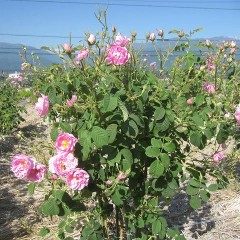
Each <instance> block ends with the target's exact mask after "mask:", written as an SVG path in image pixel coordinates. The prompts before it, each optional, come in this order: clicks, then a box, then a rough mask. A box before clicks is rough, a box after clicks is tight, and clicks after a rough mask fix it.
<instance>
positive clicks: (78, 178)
mask: <svg viewBox="0 0 240 240" xmlns="http://www.w3.org/2000/svg"><path fill="white" fill-rule="evenodd" d="M66 182H67V185H68V187H69V188H71V189H73V190H82V189H83V188H84V187H86V186H87V185H88V183H89V174H88V173H87V172H86V171H84V170H82V169H80V168H75V169H73V170H71V171H70V172H68V174H67V176H66Z"/></svg>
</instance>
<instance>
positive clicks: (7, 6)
mask: <svg viewBox="0 0 240 240" xmlns="http://www.w3.org/2000/svg"><path fill="white" fill-rule="evenodd" d="M39 1H42V0H39ZM54 1H56V2H61V1H64V0H54ZM74 1H75V2H76V1H78V2H82V3H84V2H85V3H94V2H95V3H96V2H98V3H107V2H109V3H110V4H118V3H119V4H122V5H126V4H128V5H131V4H132V5H152V6H153V5H155V6H172V7H203V8H204V7H207V8H229V9H239V10H238V11H236V10H231V11H224V10H213V9H208V10H207V9H205V10H204V9H190V8H188V9H183V8H163V7H147V6H145V7H140V6H119V5H118V6H113V5H110V6H108V10H107V15H108V25H109V27H111V26H113V25H114V26H116V28H117V30H118V31H119V32H121V33H122V34H123V35H126V36H130V33H131V32H132V31H136V32H137V33H138V35H137V37H138V38H144V37H145V34H146V33H148V32H156V29H163V30H164V31H165V32H168V31H169V30H172V29H179V30H181V29H182V30H184V32H189V31H190V30H192V29H195V28H199V27H202V28H204V30H202V31H201V32H199V33H197V34H196V37H203V38H210V37H215V36H228V37H236V38H238V39H239V38H240V27H239V23H240V0H235V1H231V0H209V1H206V0H202V1H200V0H192V1H190V0H185V1H184V0H182V1H180V0H175V1H173V0H169V1H161V0H152V1H150V0H108V1H107V0H95V1H94V0H71V1H66V0H65V2H68V4H67V3H65V4H63V3H62V4H60V3H56V2H54V3H53V2H51V3H50V2H44V3H43V2H42V3H40V2H31V0H30V1H29V0H28V1H11V0H2V1H1V14H0V22H1V24H0V42H10V43H22V44H25V45H30V46H34V47H41V46H53V47H55V46H57V44H63V43H64V42H67V41H68V40H67V39H61V38H49V37H48V38H34V37H16V36H4V35H3V34H31V35H32V34H33V35H58V36H68V34H69V32H71V34H72V36H84V33H86V32H89V33H90V32H91V33H95V32H96V31H100V30H101V26H100V24H99V23H98V21H97V19H96V18H95V16H94V13H97V12H98V9H104V8H105V7H106V6H105V7H104V6H102V5H97V4H92V5H87V4H69V2H74ZM167 37H171V36H169V35H167ZM79 40H80V39H74V41H73V43H74V44H78V43H79Z"/></svg>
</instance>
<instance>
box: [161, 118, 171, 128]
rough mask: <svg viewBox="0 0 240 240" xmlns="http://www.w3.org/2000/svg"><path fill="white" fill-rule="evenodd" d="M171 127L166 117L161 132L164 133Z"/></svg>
mask: <svg viewBox="0 0 240 240" xmlns="http://www.w3.org/2000/svg"><path fill="white" fill-rule="evenodd" d="M169 126H170V122H169V120H168V118H167V117H165V119H164V120H163V122H162V123H161V125H160V128H159V131H160V132H164V131H166V130H167V129H168V128H169Z"/></svg>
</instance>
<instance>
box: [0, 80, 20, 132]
mask: <svg viewBox="0 0 240 240" xmlns="http://www.w3.org/2000/svg"><path fill="white" fill-rule="evenodd" d="M20 100H21V98H20V96H19V93H18V89H17V87H15V86H14V85H12V84H10V83H9V82H5V83H0V135H2V134H9V133H10V132H11V131H12V130H13V129H14V128H16V127H17V126H18V125H19V123H20V122H22V121H23V120H24V119H23V118H22V117H21V114H20V113H21V112H23V111H24V107H23V106H21V105H20V104H19V103H20Z"/></svg>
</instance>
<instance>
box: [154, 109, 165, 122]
mask: <svg viewBox="0 0 240 240" xmlns="http://www.w3.org/2000/svg"><path fill="white" fill-rule="evenodd" d="M164 116H165V109H164V108H163V107H159V108H156V110H155V112H154V118H155V120H161V119H162V118H163V117H164Z"/></svg>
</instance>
